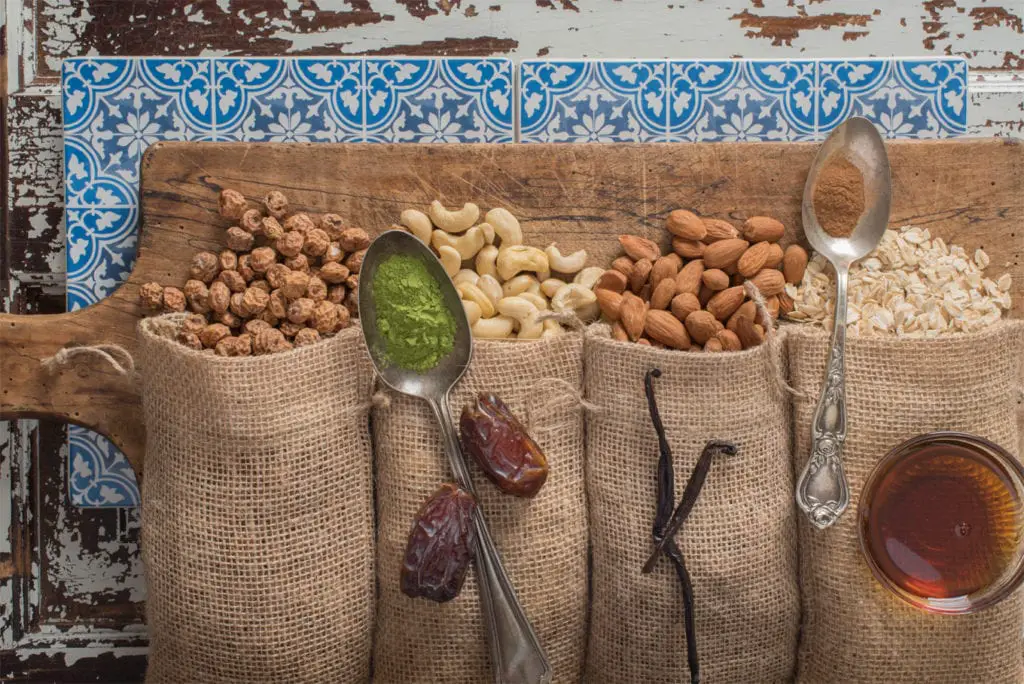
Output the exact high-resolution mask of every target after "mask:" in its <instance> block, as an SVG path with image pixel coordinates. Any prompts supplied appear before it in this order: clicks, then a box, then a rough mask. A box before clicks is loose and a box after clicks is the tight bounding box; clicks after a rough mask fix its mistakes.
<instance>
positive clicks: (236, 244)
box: [226, 226, 255, 252]
mask: <svg viewBox="0 0 1024 684" xmlns="http://www.w3.org/2000/svg"><path fill="white" fill-rule="evenodd" d="M226 242H227V245H228V249H233V250H235V251H236V252H248V251H249V250H250V249H252V246H253V244H254V243H255V238H254V237H253V235H252V233H249V232H247V231H245V230H242V229H241V228H239V227H238V226H231V227H230V228H228V233H227V240H226Z"/></svg>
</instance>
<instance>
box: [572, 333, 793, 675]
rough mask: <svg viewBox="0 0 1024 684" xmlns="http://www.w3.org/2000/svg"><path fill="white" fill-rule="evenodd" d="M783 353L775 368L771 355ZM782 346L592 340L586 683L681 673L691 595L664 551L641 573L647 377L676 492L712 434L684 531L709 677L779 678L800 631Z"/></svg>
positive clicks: (647, 485) (650, 441) (646, 525)
mask: <svg viewBox="0 0 1024 684" xmlns="http://www.w3.org/2000/svg"><path fill="white" fill-rule="evenodd" d="M771 356H774V361H775V363H776V365H775V366H774V367H773V365H772V363H770V361H771V360H772V359H771ZM782 360H783V359H782V353H781V344H780V343H778V342H774V343H772V344H771V345H769V344H765V345H762V346H760V347H758V348H757V349H753V350H749V351H743V352H735V353H729V354H710V353H709V354H703V353H701V354H697V353H692V354H691V353H680V352H677V351H664V350H658V349H652V348H649V347H642V346H638V345H635V344H629V343H623V342H615V341H612V340H610V339H607V338H602V337H597V336H593V337H588V339H587V350H586V362H585V367H586V398H587V400H588V402H590V403H591V404H595V405H596V406H595V407H594V408H593V410H592V411H590V413H589V414H588V418H587V496H588V498H589V500H590V528H591V545H592V554H593V575H592V580H591V581H592V604H591V611H592V614H591V628H590V639H589V645H588V648H587V681H590V682H624V683H629V684H632V683H634V682H672V683H676V684H677V683H679V682H686V681H689V679H690V675H689V670H688V666H687V661H686V636H685V630H684V626H683V614H684V613H683V598H682V589H681V587H680V584H679V580H678V578H677V577H676V574H675V572H674V570H673V567H672V565H671V563H670V562H669V560H668V559H667V558H666V559H663V560H661V561H659V563H658V565H657V567H656V569H655V571H654V572H653V573H652V574H650V575H642V574H641V572H640V570H641V567H642V566H643V564H644V562H645V561H646V559H647V557H648V555H649V554H650V552H651V550H652V548H653V545H652V541H651V527H652V523H653V520H654V515H655V510H656V501H657V498H656V485H657V466H658V453H659V452H658V441H657V437H656V435H655V432H654V427H653V425H652V423H651V420H650V417H649V414H648V411H647V403H646V400H645V398H644V375H645V373H646V372H647V371H648V370H649V369H651V368H660V369H661V371H662V375H661V377H660V378H658V379H657V380H655V395H656V397H657V400H658V407H659V409H660V413H661V418H662V421H663V422H664V424H665V429H666V432H667V437H668V440H669V443H670V445H671V447H672V454H673V465H674V468H675V495H676V502H675V503H678V501H679V499H680V498H681V497H682V493H683V489H684V487H685V486H686V481H687V479H688V478H689V476H690V473H691V472H692V470H693V467H694V465H695V464H696V462H697V459H698V458H699V456H700V454H701V451H702V450H703V448H704V445H705V443H706V442H707V441H708V440H710V439H713V438H714V439H725V440H729V441H732V442H733V443H735V444H736V445H737V446H738V447H739V452H738V454H737V455H735V456H732V457H730V456H724V455H722V456H716V457H715V459H716V460H714V461H713V462H712V465H711V470H710V472H709V473H708V476H707V480H706V481H705V484H704V488H703V490H702V492H701V494H700V498H699V499H698V501H697V504H696V506H695V507H694V508H693V511H692V512H691V514H690V517H689V518H688V519H687V521H686V523H685V524H684V525H683V527H682V530H681V531H680V533H679V534H678V535H677V537H676V541H677V543H678V544H679V546H680V548H681V549H682V553H683V557H684V558H685V561H686V565H687V568H688V569H689V571H690V575H691V577H692V579H693V586H694V602H695V610H694V613H695V620H696V632H697V646H698V653H699V657H700V665H701V672H702V680H701V681H703V682H707V683H709V684H714V683H716V682H729V683H735V682H783V681H789V680H790V679H791V678H792V676H793V671H794V661H795V656H796V640H797V630H798V628H799V598H798V587H797V557H796V553H797V548H796V530H795V519H794V518H795V514H794V506H793V499H792V496H793V494H792V492H793V473H792V468H791V465H790V451H789V408H788V407H789V403H788V398H787V397H786V396H784V394H783V392H782V390H781V389H780V387H779V383H778V382H777V380H778V370H779V369H781V366H780V365H778V364H781V363H782Z"/></svg>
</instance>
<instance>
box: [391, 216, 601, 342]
mask: <svg viewBox="0 0 1024 684" xmlns="http://www.w3.org/2000/svg"><path fill="white" fill-rule="evenodd" d="M479 219H480V208H479V207H478V206H477V205H476V204H473V203H471V202H467V203H466V204H464V205H463V206H462V208H461V209H458V210H457V211H451V210H449V209H447V208H445V206H444V205H442V204H441V203H440V202H439V201H437V200H435V201H434V202H433V203H432V204H431V205H430V207H429V208H428V210H427V212H426V213H424V212H422V211H419V210H418V209H406V210H405V211H403V212H402V215H401V218H400V221H401V225H400V226H393V227H394V228H398V229H401V230H406V231H408V232H410V233H412V234H413V235H415V236H416V237H417V238H419V239H420V240H421V241H422V242H424V243H426V244H428V245H430V246H431V247H432V248H433V250H434V252H435V253H436V254H437V256H438V258H439V259H440V261H441V264H442V265H443V266H444V269H445V271H446V272H447V273H448V275H449V276H450V277H451V279H452V282H453V283H455V288H456V289H457V290H458V291H459V295H460V296H461V298H462V305H463V307H464V308H465V310H466V316H467V317H468V318H469V323H470V326H471V327H472V329H473V336H474V337H478V338H486V339H506V338H517V339H521V340H528V339H538V338H547V337H552V336H555V335H560V334H562V333H563V332H564V331H563V328H562V324H561V323H559V322H558V321H557V320H554V319H553V318H545V316H544V314H545V313H551V312H554V313H560V314H572V315H575V316H576V317H577V318H579V319H581V320H583V321H590V320H593V319H594V318H596V317H597V315H598V313H599V312H598V306H597V297H596V295H595V294H594V291H593V287H594V284H595V283H596V282H597V279H598V277H599V276H600V275H601V274H602V273H603V272H604V269H602V268H597V267H589V268H587V267H586V263H587V252H586V251H585V250H582V249H581V250H579V251H576V252H573V253H572V254H567V255H564V254H562V253H561V251H559V249H558V246H557V245H556V244H551V245H548V247H547V248H546V249H540V248H539V247H532V246H529V245H524V244H523V232H522V229H521V228H520V226H519V220H518V219H516V217H515V216H513V215H512V213H511V212H510V211H508V210H507V209H504V208H501V207H498V208H494V209H491V210H490V211H488V212H487V213H486V215H484V217H483V221H482V222H479V223H478V220H479ZM570 279H571V282H570Z"/></svg>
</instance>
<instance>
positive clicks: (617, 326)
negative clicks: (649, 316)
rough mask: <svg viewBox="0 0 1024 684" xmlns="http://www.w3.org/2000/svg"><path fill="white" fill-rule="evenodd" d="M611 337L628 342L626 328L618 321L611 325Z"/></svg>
mask: <svg viewBox="0 0 1024 684" xmlns="http://www.w3.org/2000/svg"><path fill="white" fill-rule="evenodd" d="M612 339H613V340H618V341H619V342H629V335H627V334H626V329H625V328H623V327H622V323H619V322H618V321H616V322H615V323H614V324H613V325H612Z"/></svg>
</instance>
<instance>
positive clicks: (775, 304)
mask: <svg viewBox="0 0 1024 684" xmlns="http://www.w3.org/2000/svg"><path fill="white" fill-rule="evenodd" d="M764 308H766V309H768V313H769V314H771V316H772V318H778V317H779V295H773V296H771V297H768V298H767V299H765V300H764Z"/></svg>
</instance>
